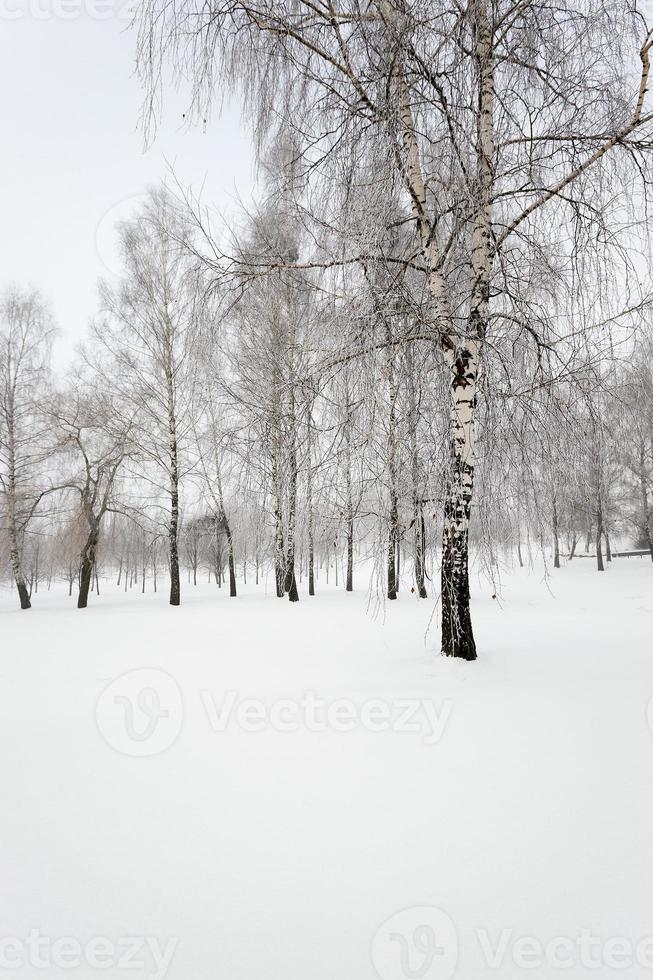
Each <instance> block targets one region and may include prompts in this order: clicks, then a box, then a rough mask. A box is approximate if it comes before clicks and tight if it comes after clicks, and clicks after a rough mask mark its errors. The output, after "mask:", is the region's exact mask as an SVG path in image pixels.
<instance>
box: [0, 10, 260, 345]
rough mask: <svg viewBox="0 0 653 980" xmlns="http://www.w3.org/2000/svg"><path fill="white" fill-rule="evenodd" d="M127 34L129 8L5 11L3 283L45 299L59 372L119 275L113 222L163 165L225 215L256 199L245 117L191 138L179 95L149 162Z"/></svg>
mask: <svg viewBox="0 0 653 980" xmlns="http://www.w3.org/2000/svg"><path fill="white" fill-rule="evenodd" d="M128 23H129V18H128V11H127V10H126V7H125V5H124V4H121V3H120V0H0V86H1V91H2V94H3V99H2V102H3V113H2V116H3V134H2V140H1V143H0V146H1V149H0V189H1V190H0V195H1V208H0V222H1V225H0V227H1V234H0V270H1V271H0V280H1V283H2V285H4V284H6V283H8V282H17V283H19V284H25V285H34V286H38V287H39V288H40V289H41V290H42V291H43V292H44V294H45V295H46V297H48V299H49V300H50V302H51V305H52V307H53V310H54V314H55V317H56V320H57V323H58V325H59V327H60V331H61V335H60V338H59V340H58V344H57V361H58V363H60V364H61V363H63V362H65V361H66V360H68V359H69V358H70V356H71V354H72V352H73V351H74V347H75V345H76V343H77V342H78V341H79V340H80V339H81V338H82V337H83V336H84V333H85V331H86V328H87V324H88V320H89V318H90V317H91V316H92V315H93V313H94V311H95V309H96V295H97V293H96V283H97V279H98V277H99V276H101V275H107V274H110V270H111V269H114V270H115V267H116V262H115V253H114V252H113V247H112V243H113V236H112V231H111V227H112V224H113V221H114V220H115V219H116V218H118V217H120V218H123V217H125V216H126V215H127V214H128V213H129V210H130V208H131V207H133V206H134V204H135V203H137V201H138V195H140V194H142V193H143V192H144V191H145V189H146V188H147V186H148V185H149V184H152V183H155V182H157V181H158V180H160V179H161V178H163V177H165V176H166V173H167V172H168V165H167V162H166V161H170V162H171V163H173V164H174V167H175V172H176V174H177V176H178V177H179V178H180V179H181V180H182V181H183V182H185V183H188V184H192V185H193V187H194V188H195V189H196V190H199V187H200V185H201V184H202V182H203V181H206V186H205V192H204V198H205V200H206V202H207V203H208V202H209V201H211V202H213V203H215V204H216V205H217V206H218V207H219V208H220V210H221V211H223V212H226V213H229V212H231V213H232V214H234V213H236V210H237V206H236V198H237V195H240V196H241V197H242V198H243V199H245V200H247V199H248V198H249V196H250V193H251V187H252V180H253V172H252V153H251V146H250V139H249V134H248V132H247V129H246V127H245V126H243V125H242V124H241V120H240V112H239V109H238V107H237V106H235V107H231V108H229V109H227V110H225V112H224V113H223V115H222V117H221V118H218V117H217V114H216V115H215V116H214V118H213V119H212V120H211V121H210V122H209V124H208V126H207V127H206V131H202V129H201V128H196V129H194V130H191V131H188V130H187V129H185V128H184V126H183V120H182V112H183V109H184V108H185V105H184V104H183V99H182V98H181V97H180V96H178V95H176V94H175V93H170V96H169V99H168V106H169V110H168V112H167V113H166V118H165V120H164V122H163V125H162V127H161V130H160V132H159V134H158V136H157V138H156V140H155V141H154V143H153V144H152V145H151V146H150V148H149V149H147V151H144V147H143V137H142V134H141V133H140V132H139V130H138V116H139V109H140V105H141V100H142V92H141V89H140V86H139V84H138V81H137V79H136V78H135V77H134V53H135V40H134V35H133V33H132V31H130V30H129V29H128ZM107 266H108V269H107Z"/></svg>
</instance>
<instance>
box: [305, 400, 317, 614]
mask: <svg viewBox="0 0 653 980" xmlns="http://www.w3.org/2000/svg"><path fill="white" fill-rule="evenodd" d="M307 444H308V445H307V453H308V464H307V471H306V506H307V510H308V594H309V596H311V595H315V515H314V513H313V451H312V450H313V416H312V413H311V410H310V408H309V412H308V422H307Z"/></svg>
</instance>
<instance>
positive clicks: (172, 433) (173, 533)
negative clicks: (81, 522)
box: [167, 357, 181, 606]
mask: <svg viewBox="0 0 653 980" xmlns="http://www.w3.org/2000/svg"><path fill="white" fill-rule="evenodd" d="M169 363H170V364H172V357H170V358H169ZM167 383H168V438H169V454H170V522H169V525H168V551H169V555H168V561H169V564H170V605H171V606H178V605H179V604H180V603H181V582H180V579H179V460H178V453H177V423H176V419H175V397H174V380H173V376H172V371H171V370H169V371H168V375H167Z"/></svg>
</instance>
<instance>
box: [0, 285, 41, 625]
mask: <svg viewBox="0 0 653 980" xmlns="http://www.w3.org/2000/svg"><path fill="white" fill-rule="evenodd" d="M53 332H54V328H53V324H52V320H51V317H50V313H49V311H48V309H47V307H46V305H45V303H44V301H43V299H42V298H41V297H40V296H39V294H38V293H36V292H33V291H29V290H24V291H22V290H19V289H16V288H13V289H9V290H7V291H6V292H5V293H4V295H3V296H2V298H1V299H0V492H1V495H2V496H1V502H2V524H3V530H4V533H5V535H6V540H7V543H8V551H9V562H10V565H11V571H12V575H13V579H14V582H15V584H16V589H17V591H18V597H19V600H20V606H21V609H29V608H30V607H31V601H30V594H29V588H28V584H27V581H26V577H25V571H24V566H23V556H24V547H25V539H26V535H27V534H28V531H29V528H30V524H31V522H32V520H33V518H34V516H35V514H36V511H37V508H38V506H39V504H40V503H41V501H42V500H43V498H44V496H45V495H46V493H47V492H48V491H49V490H50V489H52V486H51V483H52V481H51V480H50V479H49V478H48V475H47V473H46V472H45V466H46V461H47V460H48V458H49V456H50V454H51V452H52V448H53V446H52V439H51V437H50V432H49V426H48V421H47V414H46V410H45V402H46V399H47V396H48V394H49V391H48V388H49V358H50V349H51V342H52V338H53Z"/></svg>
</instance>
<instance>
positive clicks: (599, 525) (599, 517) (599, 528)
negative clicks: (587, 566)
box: [596, 489, 604, 572]
mask: <svg viewBox="0 0 653 980" xmlns="http://www.w3.org/2000/svg"><path fill="white" fill-rule="evenodd" d="M602 538H603V507H602V504H601V491H600V489H599V491H598V493H597V497H596V567H597V569H598V571H599V572H602V571H604V565H603V552H602V550H601V540H602Z"/></svg>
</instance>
